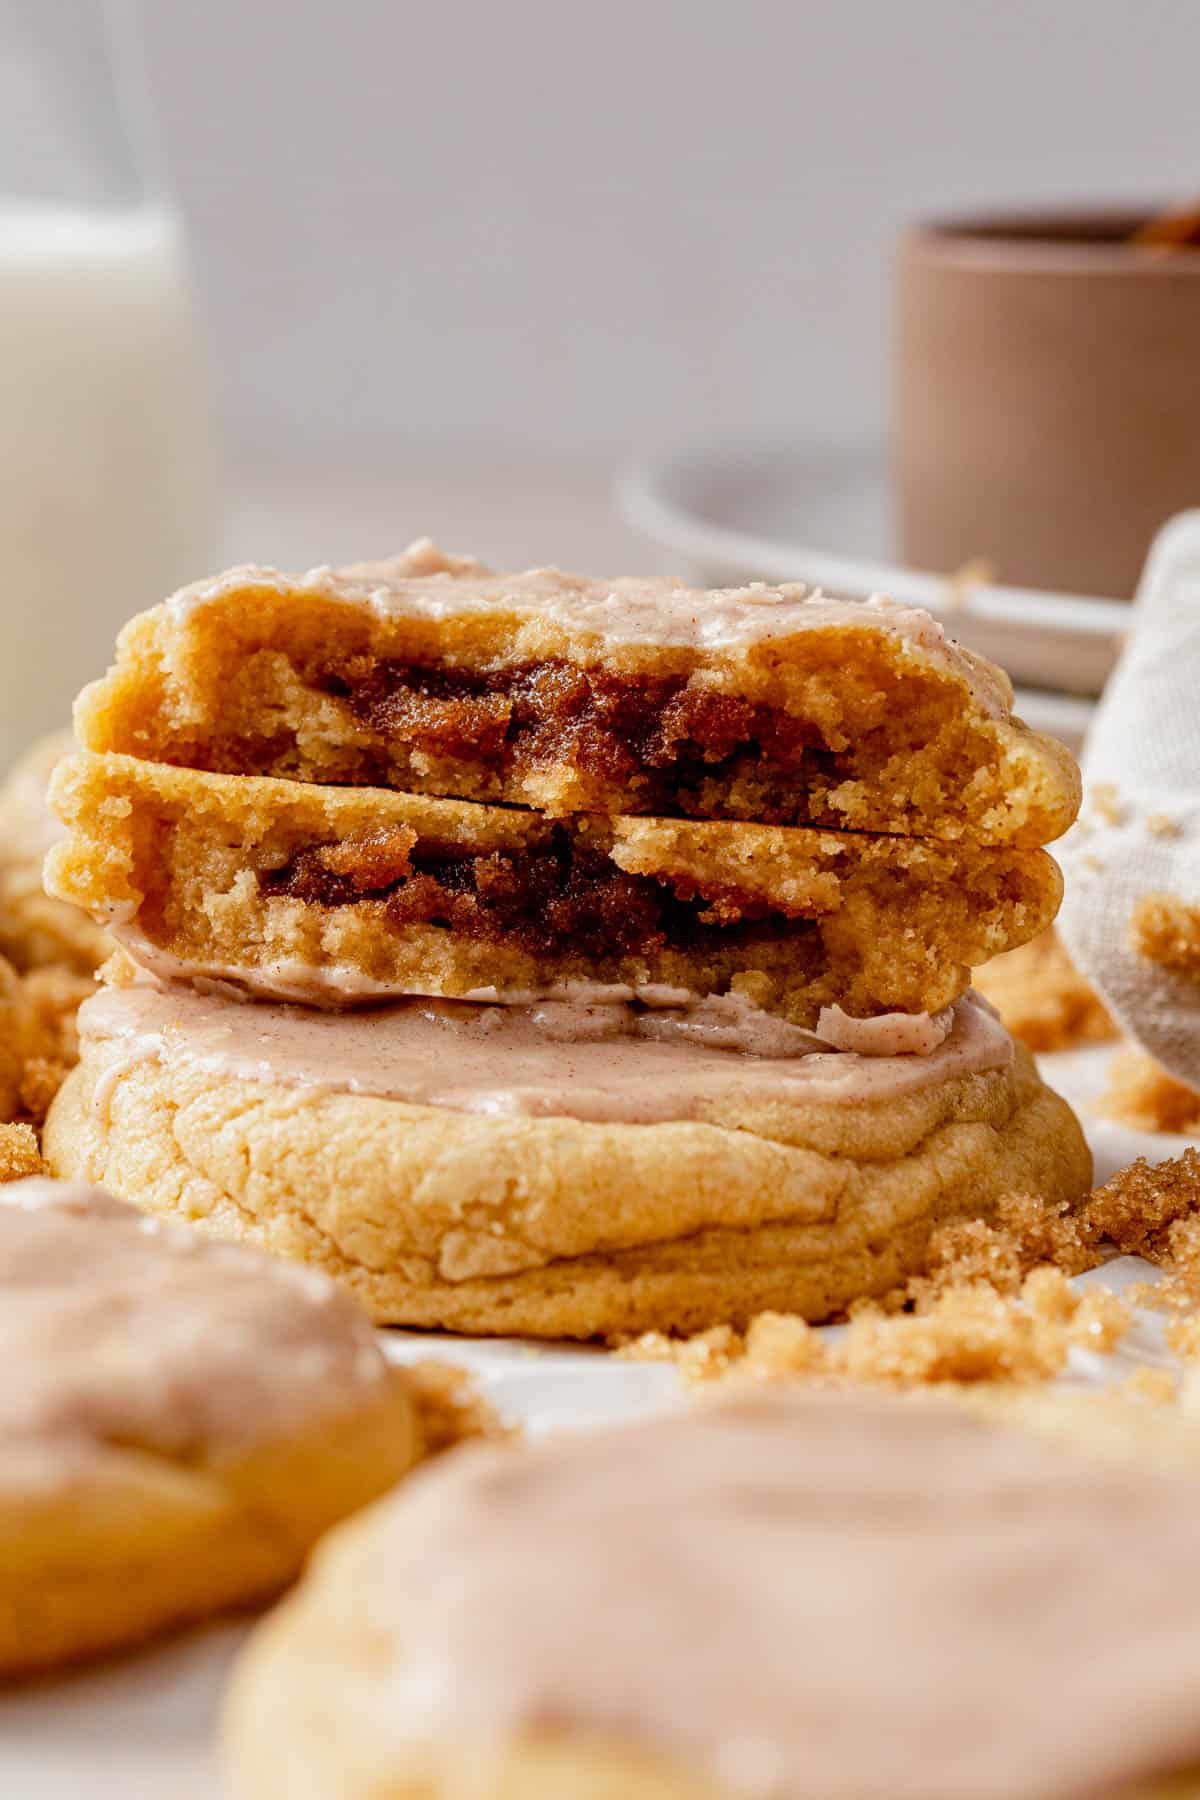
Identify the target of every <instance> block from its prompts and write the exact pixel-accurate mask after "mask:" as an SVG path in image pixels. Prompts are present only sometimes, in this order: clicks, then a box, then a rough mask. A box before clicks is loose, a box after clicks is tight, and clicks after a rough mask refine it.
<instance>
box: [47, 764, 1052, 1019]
mask: <svg viewBox="0 0 1200 1800" xmlns="http://www.w3.org/2000/svg"><path fill="white" fill-rule="evenodd" d="M53 803H54V805H55V807H56V810H57V812H58V814H59V817H60V818H61V819H62V820H63V822H64V824H65V825H66V826H67V827H68V828H69V835H68V836H67V837H66V839H65V841H64V842H63V843H61V844H60V845H59V846H57V848H56V849H55V850H54V851H53V852H52V853H51V856H50V859H49V862H48V864H47V883H48V886H49V888H50V890H51V892H53V893H54V894H56V895H58V896H59V897H60V898H61V899H63V900H70V901H73V902H74V903H75V904H76V905H79V906H84V907H87V908H88V909H89V910H90V911H91V912H92V914H93V915H94V917H95V918H96V919H97V920H98V921H100V922H102V923H104V924H106V925H109V926H110V927H111V929H112V931H113V933H114V935H115V936H116V937H117V939H118V940H119V941H120V942H121V943H122V944H123V945H125V946H126V947H127V948H128V949H129V951H130V953H131V954H132V955H133V956H134V957H135V959H136V960H138V961H139V962H141V963H142V964H144V965H145V966H147V967H149V968H151V969H153V970H155V971H156V972H158V973H160V974H163V975H166V976H169V977H184V978H196V977H202V978H209V979H212V978H216V979H218V980H222V981H227V982H231V983H235V984H237V985H238V986H240V987H242V988H245V989H248V990H249V991H251V992H253V993H255V994H262V995H266V996H268V997H273V998H276V999H283V1000H298V1001H307V1002H310V1003H311V1002H316V1003H318V1004H325V1005H337V1004H345V1003H347V1002H350V1001H361V1000H363V999H367V998H371V997H374V998H377V999H378V998H383V997H385V996H390V995H395V994H437V995H447V996H458V997H470V998H487V997H495V996H496V995H497V994H499V995H512V994H514V993H515V994H516V995H517V996H520V995H522V994H525V995H528V994H534V995H537V994H543V993H547V992H554V991H561V990H562V989H564V988H567V987H570V986H572V985H573V984H585V985H587V986H589V987H593V988H594V987H596V986H597V985H599V986H602V987H613V986H622V987H625V988H627V989H630V990H633V991H635V992H636V991H640V990H642V989H645V988H662V987H668V988H675V989H680V990H686V992H687V993H690V994H693V995H694V994H701V995H703V994H710V993H717V994H721V993H725V992H727V991H728V990H729V989H730V988H731V987H733V988H736V989H737V990H738V991H739V992H741V993H742V994H743V995H744V997H746V998H747V999H752V1000H753V1001H754V1002H755V1004H756V1005H758V1006H760V1007H765V1008H767V1009H768V1010H769V1011H772V1012H778V1013H781V1014H783V1015H785V1016H786V1017H787V1018H789V1019H791V1020H792V1021H793V1022H794V1023H795V1024H798V1025H805V1026H816V1025H817V1023H818V1020H819V1017H820V1013H821V1008H822V1007H823V1006H834V1005H837V1006H841V1007H843V1008H844V1009H845V1010H847V1011H849V1012H850V1013H852V1014H854V1015H855V1016H856V1017H863V1016H870V1015H872V1014H875V1013H880V1012H890V1011H903V1012H926V1011H928V1012H939V1011H940V1010H941V1009H942V1008H943V1007H946V1006H948V1005H949V1004H950V1003H951V1001H953V1000H955V999H956V998H957V997H958V996H959V995H960V994H961V993H962V992H963V991H964V989H965V988H966V986H967V984H968V982H969V981H970V978H971V966H972V965H974V964H976V963H981V962H984V961H986V960H987V959H988V957H990V956H994V955H996V954H997V952H999V951H1003V950H1007V949H1009V948H1011V946H1012V945H1014V944H1018V943H1022V942H1024V940H1025V939H1027V938H1029V937H1032V936H1033V935H1034V933H1036V932H1038V931H1040V930H1041V929H1042V927H1043V926H1045V925H1046V924H1048V923H1049V921H1050V920H1051V919H1052V918H1053V916H1054V913H1055V911H1056V910H1057V907H1058V902H1059V899H1060V897H1061V893H1062V883H1061V879H1060V877H1059V872H1058V868H1057V866H1056V864H1055V863H1054V862H1053V861H1052V860H1051V858H1050V857H1049V856H1048V855H1047V854H1046V853H1045V851H1043V850H1011V849H993V848H987V847H980V846H977V845H972V844H947V843H942V842H938V841H936V840H923V839H917V838H887V837H871V836H867V835H865V834H862V833H853V832H830V831H812V830H807V829H795V828H791V827H782V826H764V825H752V824H741V823H732V822H713V821H708V820H699V821H698V820H680V819H652V818H637V817H625V818H609V817H606V816H604V815H598V814H581V815H576V816H573V817H571V818H565V819H560V820H551V819H547V818H545V817H544V816H543V815H542V814H541V813H536V812H531V811H529V810H527V809H525V808H516V807H498V806H479V805H476V804H475V803H473V802H471V801H461V800H441V799H431V798H429V797H427V796H424V795H412V794H398V793H392V792H389V791H387V790H383V789H374V788H359V789H354V788H328V787H318V786H312V785H309V784H305V783H300V782H293V781H276V780H270V779H264V778H256V777H253V776H233V775H208V774H197V773H194V772H193V771H191V770H187V769H177V768H173V767H170V766H169V765H167V764H163V763H147V762H140V761H138V760H137V759H135V758H133V757H127V756H89V755H81V756H77V757H72V758H70V759H69V760H68V761H67V762H66V763H64V764H62V765H61V767H60V768H59V770H58V772H57V774H56V776H55V781H54V788H53Z"/></svg>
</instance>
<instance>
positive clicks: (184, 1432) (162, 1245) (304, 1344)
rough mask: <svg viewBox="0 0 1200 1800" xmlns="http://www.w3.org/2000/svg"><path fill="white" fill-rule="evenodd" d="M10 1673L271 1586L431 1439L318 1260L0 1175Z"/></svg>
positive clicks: (5, 1626)
mask: <svg viewBox="0 0 1200 1800" xmlns="http://www.w3.org/2000/svg"><path fill="white" fill-rule="evenodd" d="M0 1360H2V1362H3V1367H4V1382H3V1388H2V1391H0V1676H5V1675H14V1674H26V1673H30V1672H33V1671H36V1670H41V1669H47V1668H50V1667H53V1666H54V1665H57V1664H59V1663H64V1662H68V1661H70V1660H72V1659H74V1658H78V1657H83V1656H87V1655H91V1654H93V1653H95V1652H98V1651H103V1650H109V1649H114V1648H117V1647H119V1646H121V1645H127V1644H131V1643H134V1642H136V1641H138V1640H140V1639H143V1638H146V1637H149V1636H151V1635H152V1634H154V1633H157V1632H160V1631H163V1630H165V1629H167V1628H169V1627H173V1626H180V1625H183V1624H186V1623H188V1622H190V1621H193V1620H196V1619H200V1618H204V1617H208V1616H210V1615H212V1614H215V1613H218V1612H220V1611H222V1610H223V1609H227V1608H230V1607H237V1606H242V1605H246V1604H248V1603H250V1602H253V1601H261V1600H263V1599H265V1598H267V1597H269V1596H270V1595H272V1594H274V1593H275V1592H277V1591H278V1590H279V1589H280V1588H281V1587H283V1586H284V1585H285V1584H286V1583H287V1582H288V1581H290V1580H291V1579H292V1577H293V1576H294V1575H295V1574H296V1572H297V1570H298V1569H299V1568H300V1565H301V1563H302V1562H303V1560H304V1557H305V1555H306V1554H307V1552H308V1550H309V1548H310V1547H311V1545H312V1544H313V1543H314V1542H315V1540H316V1539H317V1538H318V1537H319V1536H320V1534H321V1533H322V1532H323V1531H325V1530H326V1529H327V1528H328V1527H329V1526H330V1525H332V1524H334V1523H335V1522H336V1521H337V1520H339V1519H341V1518H344V1517H345V1516H346V1514H348V1513H350V1512H352V1511H353V1510H354V1509H355V1508H356V1507H358V1506H361V1505H363V1504H364V1502H366V1501H367V1500H371V1499H374V1498H375V1497H376V1496H377V1495H378V1494H381V1493H382V1492H383V1491H384V1490H385V1489H386V1488H388V1487H390V1486H391V1484H392V1483H393V1482H394V1481H395V1480H396V1479H397V1478H398V1477H399V1476H400V1475H402V1474H403V1473H404V1472H405V1470H406V1469H407V1468H408V1467H409V1466H410V1465H411V1464H412V1463H413V1462H414V1461H415V1460H416V1459H417V1456H418V1455H419V1454H420V1440H419V1429H418V1424H417V1417H416V1413H415V1411H414V1407H413V1403H412V1401H411V1399H410V1393H409V1388H408V1385H407V1383H406V1381H405V1378H404V1377H403V1375H402V1374H401V1373H400V1372H399V1371H398V1370H393V1369H392V1368H390V1367H389V1365H388V1364H387V1362H386V1361H385V1360H384V1357H383V1355H382V1353H381V1352H380V1350H379V1348H378V1345H377V1344H376V1342H375V1339H374V1334H373V1332H372V1330H371V1327H370V1326H369V1324H368V1323H367V1320H366V1319H365V1318H364V1317H363V1315H362V1314H361V1313H360V1312H359V1311H358V1309H357V1308H356V1307H355V1306H353V1305H352V1304H351V1303H350V1301H349V1300H348V1299H347V1298H346V1297H345V1295H344V1294H341V1293H339V1291H338V1290H337V1289H336V1288H335V1287H334V1286H333V1285H332V1284H331V1283H329V1282H327V1281H325V1280H323V1279H322V1278H321V1277H320V1276H318V1275H316V1274H314V1273H312V1272H311V1271H308V1270H303V1269H297V1268H288V1267H285V1266H282V1265H279V1264H275V1263H271V1262H268V1261H267V1260H266V1259H265V1258H262V1257H257V1256H253V1255H251V1254H249V1253H248V1252H246V1251H244V1250H239V1249H237V1248H235V1247H233V1246H230V1245H223V1244H213V1243H204V1242H202V1241H201V1240H199V1239H198V1238H196V1237H195V1236H194V1235H193V1234H192V1233H191V1232H188V1231H185V1230H183V1229H182V1228H180V1227H177V1226H171V1225H164V1224H162V1223H160V1222H158V1221H155V1220H151V1219H147V1218H145V1217H143V1216H142V1215H141V1214H139V1213H137V1212H135V1211H134V1210H133V1208H131V1207H128V1206H125V1205H124V1204H122V1203H121V1202H120V1201H117V1200H114V1199H111V1198H110V1197H109V1196H108V1195H107V1194H104V1193H100V1192H98V1191H96V1190H94V1189H89V1188H86V1187H63V1186H60V1185H58V1184H55V1183H53V1182H49V1181H42V1180H33V1181H24V1182H16V1183H13V1184H11V1185H9V1186H6V1187H3V1188H0Z"/></svg>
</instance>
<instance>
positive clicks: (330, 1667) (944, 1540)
mask: <svg viewBox="0 0 1200 1800" xmlns="http://www.w3.org/2000/svg"><path fill="white" fill-rule="evenodd" d="M1177 1435H1178V1434H1177ZM1142 1448H1143V1444H1142V1434H1141V1433H1140V1432H1138V1431H1136V1430H1135V1431H1134V1432H1132V1433H1131V1436H1130V1441H1129V1444H1128V1446H1127V1447H1126V1449H1125V1451H1124V1453H1119V1452H1116V1451H1114V1450H1113V1447H1112V1446H1110V1445H1107V1444H1106V1445H1104V1446H1103V1447H1102V1448H1099V1449H1093V1448H1092V1447H1091V1440H1090V1435H1089V1434H1088V1433H1086V1432H1084V1433H1082V1434H1080V1435H1079V1436H1078V1438H1076V1437H1075V1436H1074V1435H1072V1438H1071V1441H1070V1442H1069V1443H1063V1442H1053V1441H1047V1439H1046V1438H1045V1437H1044V1436H1043V1435H1042V1434H1041V1432H1038V1431H1027V1430H1024V1429H1020V1428H1018V1426H1017V1425H1016V1424H1007V1425H1005V1424H988V1423H984V1422H982V1421H980V1420H978V1419H976V1418H972V1417H971V1416H970V1415H969V1414H968V1413H966V1412H965V1411H963V1410H961V1409H959V1408H956V1407H954V1406H951V1405H949V1404H947V1403H945V1402H938V1401H932V1400H920V1401H918V1400H897V1399H884V1398H875V1397H870V1396H866V1395H862V1396H858V1395H850V1394H845V1393H841V1394H835V1395H829V1394H826V1395H817V1394H797V1393H794V1392H793V1393H779V1392H776V1393H774V1394H771V1395H762V1396H758V1397H755V1398H750V1399H743V1400H740V1401H738V1402H737V1403H733V1404H721V1405H717V1406H705V1407H701V1408H696V1409H694V1410H692V1411H689V1412H687V1413H685V1414H682V1415H676V1416H671V1417H667V1418H659V1419H655V1420H654V1421H653V1422H650V1423H639V1424H635V1425H626V1426H624V1427H620V1428H615V1429H610V1430H607V1431H604V1432H589V1433H586V1434H585V1433H578V1434H572V1435H571V1436H569V1437H565V1438H560V1439H558V1440H557V1441H554V1442H551V1443H548V1444H545V1445H542V1446H538V1447H536V1448H534V1449H532V1450H530V1451H528V1452H527V1453H525V1454H522V1455H520V1456H518V1457H508V1458H504V1457H502V1456H498V1455H497V1454H496V1453H495V1452H479V1453H475V1454H471V1455H467V1456H463V1457H460V1458H458V1459H456V1461H455V1462H454V1463H453V1464H451V1465H447V1466H445V1467H444V1468H443V1469H441V1470H439V1471H435V1472H433V1473H432V1474H430V1475H429V1476H427V1477H425V1478H423V1479H422V1478H419V1479H418V1480H417V1481H415V1482H414V1483H412V1484H411V1485H410V1486H408V1487H407V1488H406V1489H405V1490H404V1491H403V1492H402V1493H400V1494H398V1495H397V1496H396V1497H395V1498H394V1499H393V1500H390V1501H387V1502H385V1503H383V1504H382V1505H381V1506H379V1507H376V1508H373V1509H372V1510H371V1512H370V1513H368V1514H367V1515H365V1516H364V1517H363V1518H362V1519H361V1520H357V1521H355V1522H354V1523H353V1524H351V1525H349V1526H347V1527H346V1528H345V1529H344V1530H342V1531H339V1532H338V1533H337V1534H336V1535H335V1536H334V1537H333V1538H332V1539H331V1540H330V1542H329V1543H328V1544H326V1545H324V1546H322V1549H321V1550H320V1552H319V1553H318V1555H317V1558H316V1560H315V1562H314V1564H313V1566H312V1567H311V1568H310V1570H309V1572H308V1574H307V1575H306V1577H305V1579H304V1581H303V1583H302V1584H301V1586H300V1588H299V1589H298V1590H297V1592H296V1593H295V1595H294V1596H293V1597H292V1598H291V1599H289V1600H288V1601H287V1602H285V1604H284V1605H283V1606H282V1607H281V1608H280V1609H279V1610H278V1611H277V1612H276V1613H275V1614H273V1615H272V1617H271V1618H270V1619H269V1620H268V1621H267V1622H266V1623H265V1624H264V1625H263V1626H262V1627H260V1628H259V1630H258V1632H257V1633H256V1635H255V1636H254V1637H253V1638H252V1640H251V1642H250V1645H249V1648H248V1650H247V1651H246V1652H245V1653H244V1654H243V1657H242V1659H241V1661H240V1663H239V1665H238V1667H237V1668H236V1670H235V1673H234V1679H233V1684H232V1689H231V1694H230V1699H229V1703H228V1706H227V1713H226V1748H227V1758H228V1766H229V1769H230V1773H231V1776H232V1779H233V1787H234V1792H235V1793H236V1794H237V1795H238V1797H239V1800H257V1797H259V1796H264V1797H265V1796H268V1795H273V1794H277V1793H280V1792H286V1793H288V1794H290V1795H296V1796H310V1795H311V1796H317V1795H326V1794H337V1795H338V1796H339V1797H340V1800H375V1796H379V1795H384V1794H386V1795H387V1796H389V1800H467V1797H468V1796H472V1797H473V1796H476V1795H482V1794H487V1795H503V1796H504V1800H548V1797H549V1796H552V1795H553V1796H560V1795H561V1796H565V1795H571V1796H572V1797H575V1796H580V1797H584V1796H586V1800H617V1797H618V1796H619V1797H620V1800H784V1797H785V1796H786V1800H799V1797H800V1796H820V1800H963V1797H964V1796H966V1795H969V1796H971V1800H1012V1796H1013V1795H1017V1794H1019V1795H1022V1796H1027V1797H1028V1800H1079V1797H1080V1796H1082V1795H1085V1794H1086V1795H1089V1796H1097V1797H1099V1796H1104V1795H1111V1796H1113V1800H1116V1796H1117V1795H1120V1796H1122V1797H1123V1800H1148V1797H1149V1796H1150V1795H1151V1794H1161V1795H1165V1794H1166V1793H1167V1792H1170V1793H1179V1794H1182V1793H1193V1794H1194V1793H1195V1792H1196V1785H1192V1786H1190V1787H1185V1788H1175V1787H1169V1786H1167V1785H1165V1783H1164V1781H1163V1778H1165V1777H1166V1775H1167V1774H1168V1773H1169V1772H1170V1771H1181V1770H1183V1769H1186V1768H1189V1767H1190V1768H1191V1769H1192V1772H1193V1775H1195V1771H1196V1765H1198V1764H1200V1720H1198V1719H1197V1713H1196V1708H1195V1705H1194V1695H1195V1655H1194V1646H1195V1643H1196V1640H1197V1636H1198V1635H1200V1554H1198V1552H1200V1525H1198V1523H1197V1518H1198V1505H1197V1502H1198V1500H1200V1441H1198V1438H1197V1434H1196V1431H1195V1428H1194V1427H1192V1428H1191V1433H1190V1441H1189V1442H1188V1450H1187V1455H1186V1456H1183V1455H1178V1456H1171V1457H1168V1458H1167V1459H1166V1460H1165V1461H1164V1463H1162V1464H1161V1465H1160V1464H1157V1463H1156V1461H1155V1459H1153V1458H1147V1459H1145V1461H1144V1466H1141V1465H1140V1461H1139V1460H1135V1458H1138V1459H1140V1458H1141V1455H1142ZM1131 1551H1132V1552H1133V1553H1131ZM1160 1784H1161V1785H1160Z"/></svg>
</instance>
